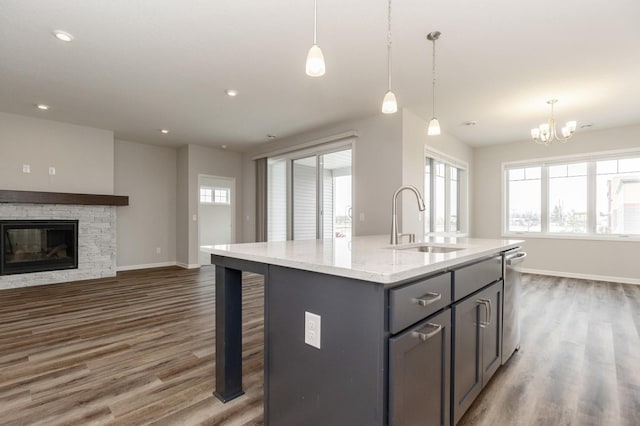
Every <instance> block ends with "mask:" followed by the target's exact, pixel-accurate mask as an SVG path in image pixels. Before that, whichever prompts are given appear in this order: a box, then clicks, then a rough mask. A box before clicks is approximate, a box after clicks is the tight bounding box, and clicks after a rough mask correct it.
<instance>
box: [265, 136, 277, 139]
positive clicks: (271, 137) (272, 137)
mask: <svg viewBox="0 0 640 426" xmlns="http://www.w3.org/2000/svg"><path fill="white" fill-rule="evenodd" d="M267 137H268V138H269V139H275V138H276V135H267Z"/></svg>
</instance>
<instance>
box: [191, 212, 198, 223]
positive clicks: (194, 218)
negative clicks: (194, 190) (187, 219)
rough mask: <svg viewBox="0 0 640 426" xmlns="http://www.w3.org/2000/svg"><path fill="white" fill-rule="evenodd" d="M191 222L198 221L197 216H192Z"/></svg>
mask: <svg viewBox="0 0 640 426" xmlns="http://www.w3.org/2000/svg"><path fill="white" fill-rule="evenodd" d="M191 220H193V221H194V222H196V221H197V220H198V215H197V214H194V215H193V216H191Z"/></svg>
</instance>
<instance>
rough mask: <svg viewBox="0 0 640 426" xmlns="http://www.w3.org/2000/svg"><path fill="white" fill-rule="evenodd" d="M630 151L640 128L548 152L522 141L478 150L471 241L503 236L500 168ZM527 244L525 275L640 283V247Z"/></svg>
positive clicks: (592, 135) (584, 138)
mask: <svg viewBox="0 0 640 426" xmlns="http://www.w3.org/2000/svg"><path fill="white" fill-rule="evenodd" d="M632 148H633V149H639V148H640V126H633V127H623V128H616V129H606V130H598V131H590V132H581V131H578V132H577V133H576V135H575V136H574V137H573V139H572V140H571V141H569V142H568V143H566V144H557V143H554V144H552V145H550V146H548V147H545V146H542V145H537V144H535V143H533V142H530V141H522V142H515V143H510V144H504V145H493V146H488V147H484V148H476V149H474V168H475V179H474V183H473V187H472V190H473V191H474V192H475V197H474V202H473V209H472V211H473V215H474V224H475V226H474V232H473V236H476V237H486V238H497V237H500V236H501V230H502V227H501V206H502V199H501V194H502V190H501V188H502V175H501V170H502V163H504V162H510V161H517V160H532V159H536V158H549V157H560V156H566V155H576V154H585V153H594V152H602V151H609V150H616V149H632ZM518 238H519V237H518ZM524 239H525V240H526V244H525V247H526V251H527V252H528V254H529V257H528V258H527V260H526V262H525V263H524V264H523V267H524V268H525V269H526V270H532V271H538V272H545V273H550V274H558V275H568V276H576V277H581V276H583V277H590V276H591V277H601V278H602V279H612V280H615V278H616V277H617V278H619V279H620V280H624V281H628V282H636V283H639V284H640V263H639V262H638V253H640V242H630V241H629V242H624V241H603V240H584V239H562V238H524Z"/></svg>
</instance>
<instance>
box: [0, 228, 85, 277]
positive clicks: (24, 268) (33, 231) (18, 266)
mask: <svg viewBox="0 0 640 426" xmlns="http://www.w3.org/2000/svg"><path fill="white" fill-rule="evenodd" d="M0 231H1V235H2V240H1V250H0V253H1V254H2V261H1V262H0V275H8V274H24V273H28V272H40V271H52V270H58V269H74V268H77V267H78V221H77V220H50V221H43V220H4V221H0Z"/></svg>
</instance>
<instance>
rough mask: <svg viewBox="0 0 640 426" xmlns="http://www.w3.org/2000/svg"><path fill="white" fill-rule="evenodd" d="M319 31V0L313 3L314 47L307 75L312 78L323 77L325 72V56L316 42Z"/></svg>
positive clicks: (308, 61)
mask: <svg viewBox="0 0 640 426" xmlns="http://www.w3.org/2000/svg"><path fill="white" fill-rule="evenodd" d="M317 30H318V0H314V1H313V46H311V49H309V53H308V54H307V75H308V76H310V77H322V76H323V75H324V72H325V67H324V55H323V54H322V50H321V49H320V46H318V43H317V40H316V34H317Z"/></svg>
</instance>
